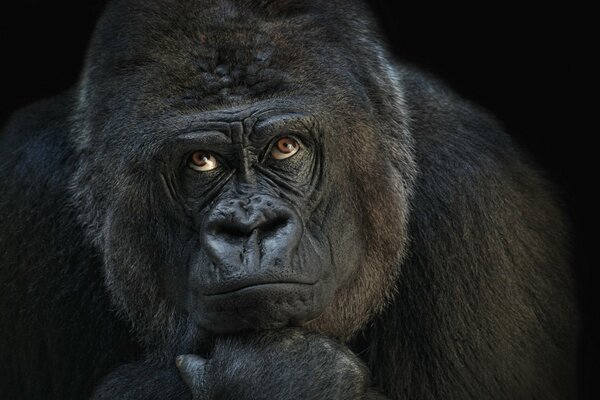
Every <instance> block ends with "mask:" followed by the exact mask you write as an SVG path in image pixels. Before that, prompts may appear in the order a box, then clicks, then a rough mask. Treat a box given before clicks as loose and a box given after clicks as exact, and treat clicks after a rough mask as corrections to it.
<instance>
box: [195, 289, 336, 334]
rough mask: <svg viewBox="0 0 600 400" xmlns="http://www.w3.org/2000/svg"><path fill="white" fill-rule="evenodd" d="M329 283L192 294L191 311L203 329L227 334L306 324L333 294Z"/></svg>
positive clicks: (316, 314) (319, 311)
mask: <svg viewBox="0 0 600 400" xmlns="http://www.w3.org/2000/svg"><path fill="white" fill-rule="evenodd" d="M328 289H329V287H328V285H327V283H326V282H316V283H313V284H306V283H297V282H294V283H291V282H274V283H260V284H254V285H250V286H245V287H242V288H239V289H236V290H234V291H231V292H225V293H219V294H211V295H200V294H196V293H192V294H191V295H190V309H191V310H192V311H190V314H191V315H192V318H193V319H194V321H195V322H196V323H197V324H198V325H199V326H200V327H202V328H204V329H206V330H209V331H211V332H214V333H218V334H224V333H233V332H237V331H242V330H256V329H271V328H280V327H284V326H302V325H303V324H304V323H306V322H308V321H310V320H312V319H314V318H316V317H318V316H319V315H320V314H321V313H322V312H323V310H324V308H325V306H326V305H327V303H328V300H329V298H330V297H331V295H330V293H331V290H328Z"/></svg>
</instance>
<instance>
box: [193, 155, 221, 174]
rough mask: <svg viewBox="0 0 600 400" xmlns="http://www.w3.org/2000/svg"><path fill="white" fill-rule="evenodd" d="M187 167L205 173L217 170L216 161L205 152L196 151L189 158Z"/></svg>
mask: <svg viewBox="0 0 600 400" xmlns="http://www.w3.org/2000/svg"><path fill="white" fill-rule="evenodd" d="M188 165H189V167H190V168H191V169H193V170H195V171H200V172H206V171H212V170H213V169H215V168H217V165H218V164H217V159H216V158H215V156H213V155H212V154H210V153H208V152H206V151H197V152H195V153H194V154H192V156H191V157H190V162H189V164H188Z"/></svg>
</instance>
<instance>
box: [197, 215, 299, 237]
mask: <svg viewBox="0 0 600 400" xmlns="http://www.w3.org/2000/svg"><path fill="white" fill-rule="evenodd" d="M236 214H241V215H236ZM290 219H291V218H290V215H289V213H286V212H282V210H277V211H275V212H264V211H255V212H253V213H251V214H245V215H244V213H242V212H237V213H234V214H231V215H230V216H229V218H227V217H225V218H223V217H221V218H216V219H215V220H214V221H212V223H211V224H210V225H209V229H210V230H212V231H213V232H214V234H215V235H220V236H223V237H225V238H228V239H230V240H232V241H233V240H247V239H248V238H249V237H250V236H251V235H252V234H255V233H256V234H258V235H276V234H277V233H278V232H284V231H285V228H286V225H288V224H289V223H290Z"/></svg>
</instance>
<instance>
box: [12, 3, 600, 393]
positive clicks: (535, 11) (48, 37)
mask: <svg viewBox="0 0 600 400" xmlns="http://www.w3.org/2000/svg"><path fill="white" fill-rule="evenodd" d="M370 2H371V4H372V5H373V7H374V10H375V13H376V15H377V17H378V19H379V20H380V22H381V25H382V30H383V32H384V34H385V35H386V36H387V38H388V42H389V45H390V48H391V50H392V51H393V52H394V53H395V54H396V55H397V57H398V58H399V59H401V60H406V61H409V62H412V63H415V64H417V65H419V66H421V67H423V68H425V69H427V70H429V71H431V72H433V73H435V74H436V75H438V76H439V77H441V78H442V79H444V80H445V81H447V82H448V83H449V84H450V85H451V86H452V87H454V88H455V89H456V90H457V91H458V92H459V93H461V94H463V95H464V96H466V97H468V98H470V99H472V100H474V101H475V102H477V103H479V104H481V105H483V106H485V107H486V108H488V109H489V110H490V111H491V112H493V113H494V114H495V115H497V116H498V117H499V119H500V120H501V121H503V122H504V124H505V126H506V127H507V129H508V131H509V132H511V133H512V135H513V136H514V138H515V139H516V140H517V141H518V142H519V143H520V144H521V145H522V146H523V147H525V148H526V149H527V150H528V151H529V153H530V154H531V155H532V156H533V157H534V158H535V159H536V160H537V161H538V163H539V164H540V165H541V166H542V167H543V169H545V170H546V171H548V175H549V177H550V178H551V179H552V180H553V181H554V182H556V183H557V185H558V187H559V189H560V191H561V192H562V194H563V198H564V201H565V205H566V208H567V209H568V211H569V212H570V214H571V217H572V220H573V230H574V245H575V246H574V249H575V250H574V255H575V259H576V265H577V273H578V275H579V280H580V282H581V284H580V290H579V291H580V294H581V304H582V308H583V311H584V332H583V335H582V336H583V342H584V343H585V346H584V347H583V349H582V351H581V364H582V366H583V368H582V372H581V385H582V398H585V399H588V398H589V399H591V398H600V393H598V392H599V391H598V389H597V388H596V387H594V386H598V385H597V384H595V382H594V380H595V379H596V376H597V375H596V374H597V372H598V371H597V368H596V367H597V364H598V357H599V354H598V343H597V339H596V338H597V333H598V331H597V330H596V329H595V328H594V327H593V326H592V321H594V322H598V311H597V310H596V309H595V308H594V307H592V303H593V302H592V298H593V300H595V301H597V300H598V296H597V295H596V292H597V290H596V285H597V284H598V283H599V282H598V277H597V273H596V271H594V270H593V269H592V268H591V259H592V254H593V253H594V255H595V253H596V252H597V251H596V248H594V249H593V250H594V252H593V251H592V232H593V231H592V224H595V222H596V221H597V219H596V216H597V213H596V210H595V209H594V208H593V207H592V198H593V194H592V192H593V191H595V189H597V188H596V187H595V184H597V183H598V177H597V174H596V173H595V170H594V169H593V161H594V156H595V151H594V149H593V143H592V142H590V140H591V137H592V135H590V133H591V130H590V128H588V127H586V126H585V125H584V123H583V118H584V117H583V114H584V112H583V109H584V108H585V107H584V104H583V101H582V97H583V94H584V92H585V90H584V88H585V87H586V83H587V82H588V80H589V78H588V77H587V76H586V75H585V74H584V72H583V68H582V67H583V65H582V64H583V62H582V61H581V57H580V56H581V54H580V53H579V51H578V48H579V47H580V45H581V43H582V39H581V36H582V34H583V33H582V30H581V29H582V26H581V25H582V24H583V22H582V21H583V19H584V18H581V17H582V16H581V15H579V14H580V11H579V10H578V9H577V7H576V5H575V3H572V2H566V1H558V0H549V1H544V2H542V1H539V2H537V1H529V2H524V1H499V0H488V1H477V2H475V1H473V2H470V1H465V0H457V1H445V2H442V1H439V2H434V1H430V0H424V1H414V2H396V1H386V0H371V1H370ZM104 4H105V0H53V1H48V0H21V1H18V2H15V3H11V2H8V1H4V2H2V5H0V55H1V58H0V60H1V67H2V68H1V69H2V71H3V72H0V101H1V107H0V125H1V124H3V123H4V122H5V121H6V119H7V118H8V117H9V116H10V114H11V113H12V112H13V111H14V110H15V109H17V108H19V107H21V106H24V105H26V104H28V103H30V102H32V101H34V100H36V99H40V98H44V97H48V96H51V95H52V94H54V93H57V92H60V91H62V90H65V89H67V88H69V87H70V86H71V85H73V84H74V83H75V82H76V80H77V78H78V74H79V71H80V68H81V65H82V61H83V57H84V51H85V47H86V45H87V42H88V40H89V37H90V34H91V32H92V30H93V27H94V23H95V20H96V18H97V17H98V15H99V13H100V12H101V10H102V7H103V5H104ZM596 131H597V129H596ZM594 139H595V138H594ZM0 190H2V188H0ZM594 259H595V257H594ZM540 367H541V368H543V366H540Z"/></svg>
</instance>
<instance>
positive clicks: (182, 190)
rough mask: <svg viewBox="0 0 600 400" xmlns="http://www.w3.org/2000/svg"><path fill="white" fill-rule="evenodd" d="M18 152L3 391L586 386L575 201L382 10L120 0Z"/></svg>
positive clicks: (0, 362) (369, 392) (6, 275)
mask: <svg viewBox="0 0 600 400" xmlns="http://www.w3.org/2000/svg"><path fill="white" fill-rule="evenodd" d="M1 140H2V141H1V142H0V188H1V190H0V227H1V229H0V289H1V290H0V311H1V312H0V326H1V327H2V329H1V334H0V397H1V398H3V399H61V400H63V399H84V398H92V399H253V400H257V399H292V400H293V399H313V400H317V399H319V400H329V399H418V400H423V399H461V400H463V399H567V398H573V397H574V396H575V395H576V393H575V392H576V385H575V381H576V379H575V378H576V371H575V364H576V363H575V355H576V351H577V349H576V340H575V339H576V337H577V327H578V317H577V312H576V307H575V300H574V290H573V286H574V284H573V278H572V276H571V271H570V257H569V248H568V239H567V236H568V223H567V221H566V219H565V217H564V214H563V213H562V211H561V210H560V202H559V201H558V200H557V199H556V194H555V192H556V190H555V189H553V188H552V186H551V185H550V184H549V183H548V182H547V181H546V180H545V178H544V177H543V174H542V173H541V172H540V171H539V170H538V168H537V167H536V166H535V164H534V163H532V162H531V161H530V159H528V158H527V156H526V155H525V154H524V153H523V151H521V150H520V149H518V148H517V147H516V146H515V144H514V143H513V141H512V140H511V139H510V138H509V136H507V134H506V133H505V132H504V131H503V128H502V126H501V125H500V124H499V123H498V122H497V121H496V120H495V119H494V118H493V117H491V116H489V115H488V114H487V113H486V112H485V111H483V110H481V109H480V108H479V107H477V106H476V105H473V104H471V103H470V102H468V101H467V100H464V99H462V98H461V97H459V96H458V95H456V94H454V93H453V92H452V91H451V90H449V89H448V88H447V87H446V86H445V85H444V84H443V83H440V82H439V81H437V80H436V79H435V78H433V77H431V76H428V75H427V74H426V73H423V72H421V71H419V70H418V69H416V68H414V67H412V66H409V65H404V64H399V63H396V62H395V61H394V60H393V58H392V57H391V56H390V54H389V53H388V51H387V50H386V48H385V45H384V44H383V43H382V40H381V39H380V34H379V33H378V31H377V27H376V26H375V23H374V21H373V18H372V17H371V16H370V14H369V10H368V9H367V6H366V5H365V4H362V3H361V2H360V1H359V0H350V1H349V0H328V1H319V0H294V1H292V0H277V1H276V0H114V1H112V2H111V3H110V4H109V5H108V6H107V8H106V10H105V12H104V14H103V16H102V17H101V19H100V21H99V23H98V25H97V28H96V31H95V34H94V36H93V39H92V42H91V44H90V47H89V51H88V54H87V57H86V63H85V67H84V70H83V72H82V74H81V78H80V81H79V83H78V84H77V86H76V87H75V88H73V89H72V90H71V91H68V92H67V93H64V94H61V95H59V96H57V97H54V98H51V99H48V100H44V101H41V102H39V103H37V104H33V105H31V106H29V107H28V108H26V109H24V110H21V111H19V112H17V113H16V114H15V115H14V116H13V117H12V118H11V120H10V122H9V123H8V124H7V126H5V128H4V131H3V134H2V139H1Z"/></svg>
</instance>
